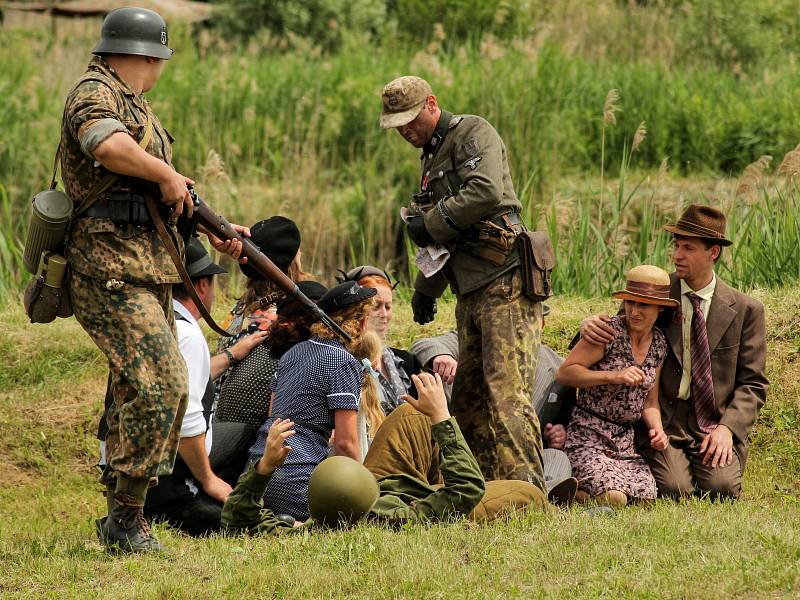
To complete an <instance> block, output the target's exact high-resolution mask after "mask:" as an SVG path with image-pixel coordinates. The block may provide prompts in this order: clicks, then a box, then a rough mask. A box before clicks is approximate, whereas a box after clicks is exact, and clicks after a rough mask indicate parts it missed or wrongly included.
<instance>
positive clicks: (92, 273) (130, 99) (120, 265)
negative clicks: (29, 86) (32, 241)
mask: <svg viewBox="0 0 800 600" xmlns="http://www.w3.org/2000/svg"><path fill="white" fill-rule="evenodd" d="M147 115H150V119H151V120H152V123H153V135H152V139H151V141H150V143H149V144H148V146H147V148H146V150H147V152H148V153H149V154H151V155H153V156H155V157H157V158H160V159H161V160H163V161H164V162H166V163H167V164H169V165H170V166H171V165H172V142H173V141H174V140H173V138H172V136H171V135H170V134H169V132H167V130H166V129H164V127H163V126H162V125H161V122H160V121H159V120H158V117H156V115H155V113H154V112H153V110H152V109H151V108H150V105H149V103H148V102H147V100H146V99H145V98H144V96H142V95H141V94H136V93H135V92H134V91H133V90H132V89H131V88H130V87H129V86H128V85H127V84H126V83H125V82H124V81H123V80H122V79H121V78H120V76H119V75H118V74H117V72H116V71H115V70H114V69H113V68H112V67H111V66H110V65H109V64H108V63H107V62H106V61H105V60H103V58H101V57H99V56H96V57H94V58H93V59H92V61H91V62H90V63H89V66H88V67H87V70H86V72H85V73H84V74H83V75H82V76H81V78H80V79H79V80H78V82H77V83H76V84H75V86H74V87H73V88H72V90H71V91H70V93H69V95H68V96H67V101H66V105H65V107H64V118H63V121H62V126H61V178H62V180H63V182H64V188H65V190H66V193H67V195H69V197H70V198H72V201H73V205H74V207H75V208H76V209H77V207H78V206H79V205H80V204H81V202H82V201H83V199H84V198H86V196H87V195H88V193H89V191H90V190H91V189H92V188H93V187H94V186H95V185H96V184H97V183H98V182H99V181H101V180H102V179H104V178H105V177H106V176H107V175H108V173H109V172H108V171H107V170H106V169H105V168H103V167H102V166H101V165H99V164H98V163H96V161H95V159H94V157H93V156H92V154H91V153H92V152H93V151H94V150H95V148H97V146H98V145H99V144H100V143H101V142H103V141H104V140H105V139H107V138H108V137H109V136H110V135H112V134H114V133H116V132H118V131H121V132H127V133H129V134H130V135H131V137H132V138H133V139H134V140H135V141H136V142H137V143H138V142H139V141H141V139H142V138H143V137H144V132H145V124H146V123H147ZM122 187H125V188H126V189H129V187H130V186H129V184H128V185H127V186H126V185H125V183H124V181H123V180H120V181H119V182H117V183H116V184H114V185H112V187H111V190H114V189H120V188H122ZM174 237H175V238H176V239H177V241H178V245H179V248H182V246H183V242H182V240H181V238H180V236H178V235H175V236H174ZM67 258H68V260H69V265H70V268H72V269H74V270H75V271H78V272H80V273H83V274H84V275H87V276H89V277H93V278H95V279H100V280H106V281H107V280H109V279H117V280H119V281H125V282H128V283H137V284H163V283H178V282H180V277H178V273H177V271H176V270H175V267H174V265H173V264H172V261H171V260H170V257H169V254H167V251H166V250H165V249H164V247H163V245H162V243H161V241H160V240H159V238H158V234H157V233H156V232H155V231H154V230H151V229H148V228H142V227H137V226H135V225H115V224H114V223H113V222H112V221H111V220H110V219H93V218H76V219H75V220H74V221H73V223H72V227H71V232H70V239H69V245H68V248H67Z"/></svg>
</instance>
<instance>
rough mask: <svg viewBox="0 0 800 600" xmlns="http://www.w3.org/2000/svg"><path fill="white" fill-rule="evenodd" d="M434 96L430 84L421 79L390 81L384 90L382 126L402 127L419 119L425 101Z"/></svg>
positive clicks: (406, 77)
mask: <svg viewBox="0 0 800 600" xmlns="http://www.w3.org/2000/svg"><path fill="white" fill-rule="evenodd" d="M432 95H433V90H432V89H431V86H430V84H429V83H428V82H427V81H425V80H424V79H422V78H421V77H415V76H414V75H405V76H403V77H398V78H397V79H395V80H393V81H390V82H389V83H387V84H386V86H385V87H384V88H383V92H382V93H381V97H382V98H383V110H382V111H381V118H380V125H381V127H383V128H384V129H392V128H393V127H402V126H403V125H407V124H408V123H410V122H411V121H413V120H414V119H416V118H417V115H418V114H419V113H420V112H421V111H422V107H423V106H425V99H426V98H427V97H428V96H432Z"/></svg>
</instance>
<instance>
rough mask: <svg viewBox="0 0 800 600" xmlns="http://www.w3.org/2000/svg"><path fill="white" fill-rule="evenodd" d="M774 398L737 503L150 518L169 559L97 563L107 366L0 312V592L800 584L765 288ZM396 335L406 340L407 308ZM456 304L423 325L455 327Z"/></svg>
mask: <svg viewBox="0 0 800 600" xmlns="http://www.w3.org/2000/svg"><path fill="white" fill-rule="evenodd" d="M755 293H756V295H758V296H759V297H760V298H762V299H763V300H764V301H765V303H766V304H767V308H768V328H769V352H770V355H769V365H768V370H769V376H770V379H771V380H772V383H773V385H772V388H771V393H770V399H769V402H768V404H767V406H766V407H765V409H764V411H763V412H762V415H761V418H760V420H759V423H758V425H757V427H756V429H755V432H754V436H753V438H754V439H753V450H752V453H751V460H750V462H749V464H748V471H747V476H746V482H745V487H746V496H745V498H744V499H743V500H742V501H740V502H738V503H736V504H723V505H711V504H708V503H705V502H700V501H691V502H687V503H683V504H674V503H670V502H659V503H657V505H656V506H655V507H653V508H649V509H643V508H631V509H627V510H624V511H621V512H620V513H618V514H617V515H615V516H613V517H604V518H599V519H590V518H587V517H585V516H584V515H582V514H581V513H580V511H579V510H573V511H571V512H560V513H558V514H555V515H550V516H542V515H536V514H533V515H520V516H519V517H518V518H514V519H511V520H510V521H508V522H507V523H506V522H504V523H498V524H495V525H493V526H489V527H476V526H473V525H470V524H465V523H460V524H451V525H438V526H432V527H413V528H410V529H409V530H408V531H404V532H399V533H396V532H392V531H388V530H385V529H382V528H378V527H359V528H356V529H354V530H351V531H347V532H337V533H328V534H325V535H315V536H313V537H297V538H291V539H281V540H276V539H263V540H254V539H245V538H231V539H224V538H212V539H209V540H193V539H190V538H188V537H184V536H182V535H180V534H178V533H175V532H173V531H170V530H166V529H164V528H161V527H159V528H158V533H159V535H160V537H161V539H162V540H163V541H165V542H167V543H168V544H169V545H170V546H171V547H172V548H173V550H174V553H173V556H172V557H171V558H152V557H150V558H116V559H112V558H109V557H107V556H106V555H105V554H104V553H103V552H102V551H101V549H100V546H99V545H98V544H97V543H96V542H95V540H94V532H93V525H92V522H93V519H94V518H95V517H96V516H97V515H98V514H100V513H101V510H102V507H103V504H104V502H103V498H102V497H101V496H100V494H99V493H97V492H96V491H95V490H96V489H97V486H96V485H94V484H93V475H92V469H91V467H90V465H91V464H92V462H93V460H94V455H95V449H96V445H95V442H94V440H93V436H92V432H93V429H94V427H95V424H96V419H97V416H98V414H99V412H100V408H101V399H102V395H103V390H104V383H105V379H104V378H105V371H104V366H103V361H102V360H101V358H100V356H99V355H98V353H97V352H96V351H95V349H94V348H93V346H92V345H91V343H90V342H89V340H88V338H87V337H86V336H85V335H84V334H83V333H82V332H81V331H80V329H79V327H78V326H77V324H76V323H75V322H74V320H70V321H61V322H58V323H57V324H54V325H49V326H30V325H28V324H26V323H25V320H24V318H23V315H22V314H21V312H20V311H18V310H17V309H16V308H6V309H3V310H2V312H0V364H2V365H3V366H2V370H0V389H1V390H4V391H3V393H2V394H0V473H2V476H1V478H0V481H1V482H2V483H0V595H2V596H4V597H5V596H6V595H7V596H10V597H15V596H20V597H22V596H30V597H46V596H52V597H63V596H65V595H69V596H84V595H85V596H90V595H91V596H95V595H96V594H98V593H105V594H106V595H107V596H109V597H123V598H128V597H130V598H134V597H136V598H140V597H142V598H183V597H187V598H188V597H211V596H221V595H224V596H226V597H227V596H240V597H253V596H266V597H300V596H307V597H329V596H333V597H380V598H384V597H385V598H393V597H404V596H422V597H496V596H500V595H504V596H505V595H510V596H521V597H560V596H562V595H563V596H582V597H601V596H603V597H670V598H683V597H688V596H691V595H695V594H697V593H698V592H700V591H701V590H709V591H710V589H711V586H714V587H715V588H717V590H716V591H717V593H719V594H720V595H727V596H744V597H753V596H767V597H781V596H791V595H793V593H796V590H798V589H800V566H798V565H800V550H798V548H800V501H798V496H797V493H798V490H800V447H798V440H797V435H796V425H797V418H798V414H799V412H800V411H799V408H800V407H799V406H798V397H799V396H800V394H798V392H800V362H794V361H793V360H791V354H792V352H793V351H794V350H795V349H796V348H797V346H798V340H800V326H799V325H798V315H800V300H798V293H800V288H792V289H786V290H781V291H776V292H772V293H769V294H766V293H761V292H755ZM552 304H553V308H554V311H553V316H552V317H551V318H550V320H549V321H548V325H547V331H546V335H545V337H546V340H547V341H548V343H550V344H552V345H554V346H555V347H556V348H557V349H559V351H563V350H564V347H565V345H566V341H567V340H568V339H569V337H570V336H571V334H572V332H573V331H574V329H575V327H576V325H577V323H578V321H579V320H580V318H582V316H584V315H586V314H589V313H592V312H594V311H598V310H607V309H611V308H612V307H613V304H612V303H611V302H609V301H606V300H602V301H600V300H584V299H571V298H559V299H557V300H555V301H553V303H552ZM397 313H398V314H397V316H396V319H397V323H398V324H397V327H396V332H395V335H396V338H397V341H398V342H399V343H402V344H405V343H408V342H410V341H411V339H412V338H413V336H414V334H415V332H414V330H412V328H411V327H410V325H408V324H409V323H410V318H409V317H410V315H409V309H408V306H407V305H405V304H404V303H400V304H399V306H398V310H397ZM452 318H453V317H452V306H447V307H445V308H444V309H443V310H441V311H440V316H439V321H438V322H437V323H436V324H435V325H434V326H429V327H427V328H425V329H424V330H423V332H434V331H443V330H444V328H445V327H447V326H448V325H449V324H451V323H452Z"/></svg>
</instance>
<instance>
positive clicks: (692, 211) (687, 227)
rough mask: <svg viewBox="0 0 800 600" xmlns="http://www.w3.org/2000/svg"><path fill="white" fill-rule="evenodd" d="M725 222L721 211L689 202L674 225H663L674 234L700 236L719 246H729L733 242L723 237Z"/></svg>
mask: <svg viewBox="0 0 800 600" xmlns="http://www.w3.org/2000/svg"><path fill="white" fill-rule="evenodd" d="M727 222H728V220H727V219H726V218H725V214H724V213H723V212H722V211H719V210H717V209H716V208H712V207H711V206H703V205H701V204H691V205H689V208H687V209H686V210H685V211H683V214H682V215H681V218H680V219H678V222H677V223H675V225H665V226H664V229H666V230H667V231H669V232H670V233H674V234H675V235H682V236H684V237H696V238H702V239H704V240H708V241H709V242H713V243H714V244H719V245H720V246H730V245H731V244H732V243H733V242H731V241H730V240H728V239H725V225H726V224H727Z"/></svg>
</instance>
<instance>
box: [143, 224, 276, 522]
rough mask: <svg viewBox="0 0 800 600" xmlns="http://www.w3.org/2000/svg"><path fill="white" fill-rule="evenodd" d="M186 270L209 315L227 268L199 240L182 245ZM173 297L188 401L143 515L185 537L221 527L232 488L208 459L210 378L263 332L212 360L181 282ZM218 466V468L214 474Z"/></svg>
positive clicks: (195, 310)
mask: <svg viewBox="0 0 800 600" xmlns="http://www.w3.org/2000/svg"><path fill="white" fill-rule="evenodd" d="M186 270H187V272H188V273H189V276H190V277H191V279H192V283H193V286H194V290H195V292H196V293H197V297H198V299H199V300H200V301H201V302H202V303H203V305H204V306H205V308H206V309H207V310H209V311H210V310H211V307H212V305H213V303H214V295H215V286H214V276H215V275H218V274H220V273H226V272H227V271H226V269H224V268H223V267H221V266H219V265H217V264H216V263H214V262H213V261H212V260H211V257H210V256H209V254H208V252H207V251H206V249H205V248H204V247H203V245H202V244H201V243H200V241H199V240H197V239H196V238H192V239H190V240H189V243H188V244H187V245H186ZM172 295H173V301H172V303H173V308H174V310H175V324H176V328H177V333H178V347H179V348H180V351H181V355H182V356H183V359H184V361H185V362H186V367H187V370H188V373H189V402H188V404H187V407H186V412H185V414H184V415H183V421H182V423H181V433H180V443H179V445H178V458H177V459H176V461H175V467H174V469H173V471H172V474H171V475H169V476H167V477H160V478H159V481H158V485H156V486H155V487H152V488H150V491H149V492H148V495H147V501H146V502H145V506H144V513H145V516H147V518H148V519H158V520H164V521H167V522H169V523H170V524H171V525H173V526H175V527H178V528H180V529H182V530H184V531H186V532H187V533H190V534H192V535H201V534H205V533H210V532H212V531H215V530H217V529H219V526H220V516H221V513H222V505H223V503H224V502H225V500H226V499H227V497H228V495H229V494H230V493H231V490H232V488H231V486H230V484H229V483H228V482H226V481H224V480H223V479H222V478H220V477H219V476H218V474H217V473H215V472H214V470H213V469H212V465H211V462H210V461H209V453H210V452H211V445H212V439H213V436H212V427H211V416H212V410H213V406H212V405H213V399H214V384H213V380H214V379H216V378H217V377H219V376H220V375H221V374H222V373H223V372H224V371H225V370H226V369H227V368H228V367H230V366H231V365H232V364H233V363H235V362H238V361H239V360H241V359H242V358H244V357H245V356H247V355H248V354H249V353H250V351H251V350H252V349H253V348H255V347H256V346H257V345H258V344H260V343H262V342H263V341H264V337H265V336H266V332H257V333H254V334H252V335H248V336H245V337H244V338H243V339H242V340H240V341H239V342H237V343H236V344H234V345H233V346H231V347H230V348H228V349H226V350H223V351H222V352H221V353H220V354H217V355H215V356H210V355H209V350H208V344H207V343H206V339H205V335H204V334H203V330H202V329H201V328H200V325H199V323H198V320H199V319H200V318H201V314H200V310H199V309H198V308H197V305H196V304H195V302H194V300H193V299H192V298H191V297H190V295H189V293H188V292H187V291H186V290H185V289H184V288H183V286H182V285H181V284H176V285H175V286H173V290H172ZM219 468H221V465H218V472H219Z"/></svg>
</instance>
